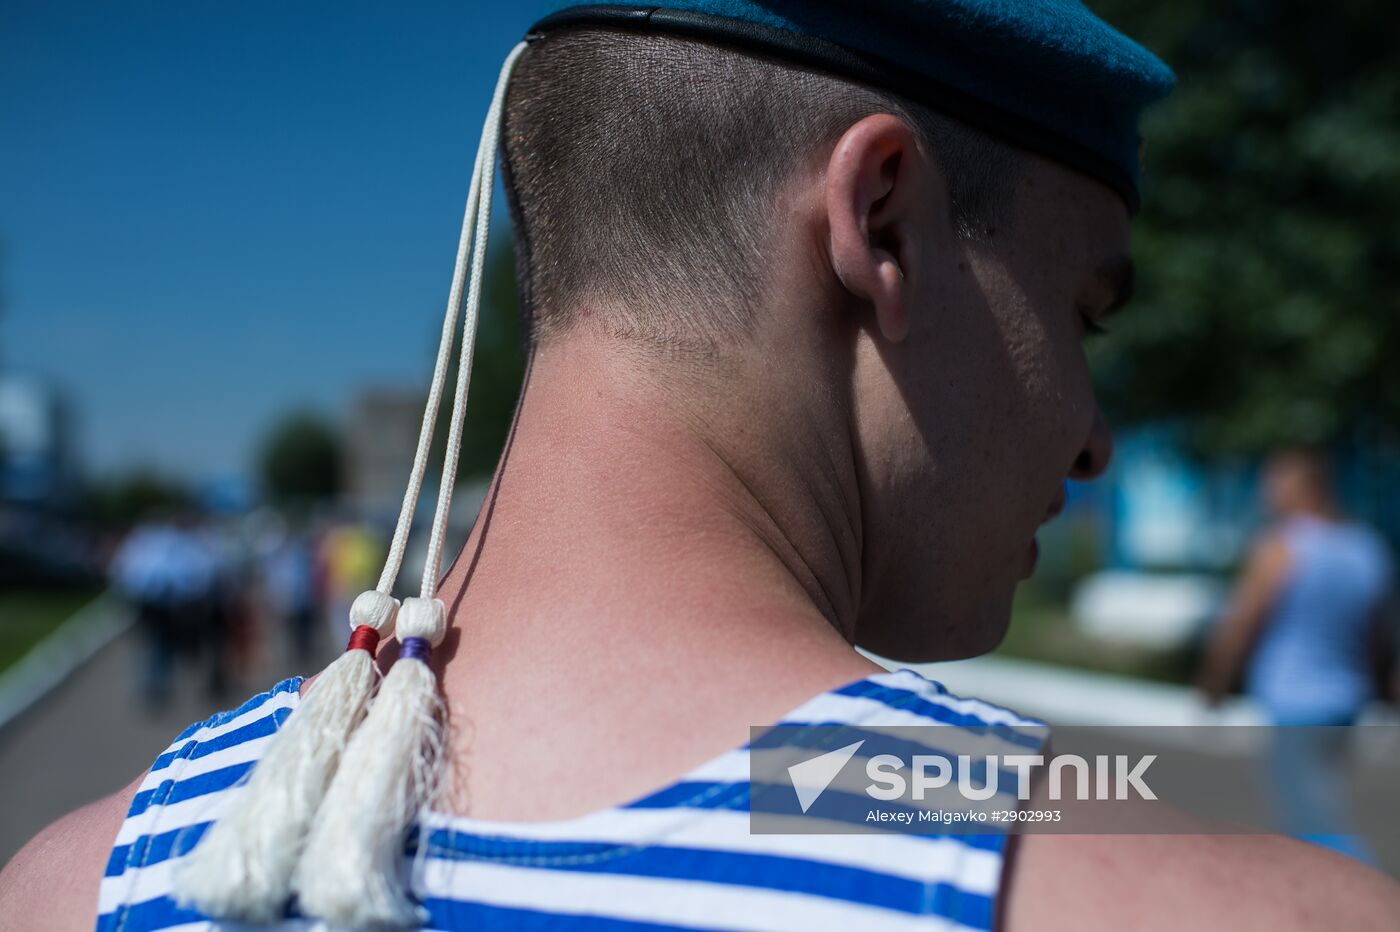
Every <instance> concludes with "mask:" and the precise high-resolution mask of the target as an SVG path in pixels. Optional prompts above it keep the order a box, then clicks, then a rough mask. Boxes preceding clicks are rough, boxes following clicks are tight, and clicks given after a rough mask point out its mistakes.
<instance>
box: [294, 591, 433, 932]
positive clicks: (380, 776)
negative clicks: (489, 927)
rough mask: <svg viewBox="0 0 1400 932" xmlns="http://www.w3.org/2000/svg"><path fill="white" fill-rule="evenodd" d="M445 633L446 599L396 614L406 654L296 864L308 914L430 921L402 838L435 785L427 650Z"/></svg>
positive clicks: (374, 924)
mask: <svg viewBox="0 0 1400 932" xmlns="http://www.w3.org/2000/svg"><path fill="white" fill-rule="evenodd" d="M446 631H447V610H446V607H445V606H444V605H443V604H442V602H441V601H440V600H438V599H405V600H404V604H403V608H402V609H401V610H400V611H399V619H398V637H399V640H400V642H401V643H402V644H403V645H404V653H403V654H402V655H401V656H400V657H399V659H398V660H397V661H395V663H394V666H393V667H392V668H391V669H390V670H389V672H388V673H387V674H386V675H385V677H384V682H383V684H382V685H381V686H380V689H379V695H378V696H377V697H376V699H375V701H374V705H373V707H371V709H370V711H369V715H368V717H367V718H366V719H365V722H364V726H363V727H362V728H360V729H359V731H357V732H356V733H355V736H354V737H353V738H352V739H351V740H350V744H349V746H348V747H346V749H345V754H344V756H343V758H342V759H341V763H340V769H339V770H338V771H337V773H336V776H335V779H334V780H333V781H332V783H331V787H330V790H329V791H328V792H327V793H326V798H325V801H324V803H323V804H322V806H321V810H320V812H319V813H318V814H317V816H316V822H315V824H314V826H313V827H312V829H311V834H310V837H309V838H308V839H307V843H306V847H305V849H304V851H303V852H302V858H301V863H300V864H299V865H298V867H297V870H296V874H295V879H294V883H293V886H294V888H295V890H296V894H297V904H298V908H299V909H300V911H301V912H302V913H303V914H304V915H307V916H311V917H314V918H317V919H322V920H325V921H326V922H328V923H330V924H331V925H333V926H335V927H345V928H352V929H358V928H383V927H386V926H387V927H404V926H415V925H418V924H420V923H421V922H423V921H424V920H425V919H426V913H425V911H424V910H423V909H422V908H421V907H419V906H418V905H417V904H415V903H414V902H413V900H412V899H411V898H410V896H409V884H408V880H407V876H406V867H407V865H406V864H405V859H404V844H405V833H406V831H407V829H408V828H409V826H410V825H411V824H412V823H413V821H414V820H415V819H416V818H417V817H418V816H419V814H420V813H421V812H422V811H423V809H424V808H427V807H430V806H431V804H432V800H433V797H434V795H435V793H436V789H437V784H436V775H437V773H438V762H439V758H440V756H441V754H442V746H443V743H442V699H441V697H440V695H439V693H438V685H437V677H436V676H435V675H434V674H433V671H432V669H431V668H430V667H429V665H428V659H429V658H428V653H429V651H430V648H431V647H436V646H437V645H438V644H440V643H442V639H443V636H444V635H445V634H446ZM415 642H416V643H415ZM423 843H424V844H426V840H424V842H423Z"/></svg>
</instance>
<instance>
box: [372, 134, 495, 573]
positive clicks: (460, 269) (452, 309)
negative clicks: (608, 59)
mask: <svg viewBox="0 0 1400 932" xmlns="http://www.w3.org/2000/svg"><path fill="white" fill-rule="evenodd" d="M487 119H488V121H489V120H490V113H489V111H488V114H487ZM487 151H488V150H486V149H485V148H484V147H478V149H477V153H476V163H475V165H474V166H473V167H472V178H471V183H470V185H469V186H468V188H467V209H466V211H465V212H464V213H463V215H462V232H461V235H460V236H459V237H458V239H457V258H456V261H455V263H454V264H453V267H452V287H451V288H450V289H449V291H448V294H447V310H446V312H445V313H444V314H443V318H442V336H441V338H440V339H439V340H438V351H437V361H436V362H434V364H433V381H432V386H431V387H430V388H429V390H428V403H427V406H426V407H425V408H424V410H423V424H422V426H421V427H420V428H419V430H418V448H417V449H416V450H415V451H414V453H413V468H412V470H411V471H410V472H409V477H408V488H407V490H405V492H404V496H403V504H402V505H401V506H400V507H399V519H398V523H397V524H395V525H394V537H393V540H392V541H391V542H390V544H389V555H388V557H387V559H386V560H385V561H384V571H383V572H382V573H381V574H380V576H379V584H378V585H377V586H376V587H375V588H376V589H377V590H378V591H380V592H383V593H385V594H392V593H393V591H394V583H395V582H396V581H397V580H398V577H399V570H400V569H402V568H403V558H404V551H405V550H406V549H407V546H408V532H409V530H410V529H411V528H412V527H413V515H414V512H415V511H417V509H418V494H419V493H420V492H421V491H422V489H423V478H424V476H425V475H426V473H427V471H428V451H429V450H430V449H431V447H432V443H433V429H434V428H435V427H436V426H437V413H438V407H439V405H440V403H441V401H442V389H443V386H444V385H445V384H446V382H447V359H448V356H449V355H450V354H451V352H452V343H453V339H454V337H455V335H456V329H457V316H458V314H460V313H461V310H462V291H463V287H464V285H465V284H466V280H467V257H468V255H469V254H470V251H471V246H472V232H473V230H474V228H475V227H474V221H475V220H476V214H477V213H478V210H477V203H478V199H479V198H480V195H481V175H482V172H483V170H484V169H483V163H484V161H485V160H486V152H487ZM492 155H493V158H492V160H491V161H492V163H493V169H492V170H493V171H494V162H495V159H494V152H493V153H492Z"/></svg>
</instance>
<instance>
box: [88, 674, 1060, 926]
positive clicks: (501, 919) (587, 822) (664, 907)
mask: <svg viewBox="0 0 1400 932" xmlns="http://www.w3.org/2000/svg"><path fill="white" fill-rule="evenodd" d="M300 686H301V678H299V677H298V678H293V679H289V680H285V681H283V682H281V683H278V684H277V686H275V687H274V688H273V689H272V690H270V691H268V692H266V693H263V694H261V695H259V696H255V697H253V698H252V699H250V700H248V701H247V702H246V703H244V704H243V705H242V706H240V707H239V708H237V709H234V710H232V711H229V712H223V713H220V714H217V715H215V716H213V717H212V718H210V719H209V720H208V721H205V722H200V723H198V724H195V725H192V726H190V727H189V728H187V729H185V731H183V732H182V733H181V734H180V735H179V736H178V737H177V738H176V739H175V741H174V742H173V743H172V744H171V745H170V747H169V748H168V749H167V750H166V751H165V752H164V753H163V754H161V755H160V756H159V757H158V758H156V760H155V763H154V764H153V765H152V767H151V770H150V773H149V774H148V775H147V776H146V778H145V780H144V781H143V782H142V783H141V787H140V789H139V791H138V792H137V793H136V796H135V798H133V800H132V802H131V807H130V809H129V811H128V813H127V817H126V820H125V821H124V822H123V823H122V826H121V830H120V832H119V833H118V835H117V838H116V843H115V845H114V847H113V849H112V854H111V857H110V859H109V860H108V863H107V868H106V873H105V876H104V878H103V880H102V887H101V894H100V897H99V901H98V910H97V911H98V917H97V929H98V930H99V932H145V930H152V929H180V930H189V932H194V930H207V929H214V928H230V927H229V926H220V925H219V924H218V923H216V922H210V921H209V920H207V919H205V918H204V917H202V916H201V915H200V914H198V913H196V912H193V911H190V910H187V909H183V908H181V907H180V906H179V905H177V904H176V902H175V901H174V900H173V899H172V888H171V868H172V866H173V864H174V861H175V859H177V858H179V857H181V856H183V855H184V854H185V853H186V852H188V851H190V850H191V849H192V848H193V847H194V845H195V843H196V842H198V841H199V839H200V837H201V836H202V835H203V833H204V831H205V830H206V829H207V828H208V827H209V825H210V824H211V823H212V822H213V821H215V820H217V819H218V818H219V816H220V814H221V813H222V812H224V810H225V808H226V807H227V805H228V803H229V800H230V799H231V798H232V797H233V796H234V794H236V793H237V792H238V791H239V787H238V785H237V784H238V782H239V780H240V778H241V777H242V776H243V775H244V774H245V773H246V772H247V771H248V770H249V769H250V768H251V767H252V766H253V764H254V763H255V762H256V761H257V759H258V755H259V754H260V753H261V752H262V750H263V748H265V747H266V745H267V741H268V739H269V738H270V737H271V735H272V734H273V733H274V732H275V731H276V730H277V729H278V727H280V726H281V724H282V723H283V722H284V721H285V720H286V718H287V716H288V715H290V714H291V712H292V710H293V709H294V708H296V704H297V699H298V690H299V687H300ZM779 721H780V722H781V723H790V724H805V723H812V724H824V725H829V724H833V723H835V724H848V725H872V726H884V725H927V724H941V725H947V726H950V727H955V728H960V729H968V730H970V731H973V732H977V733H985V731H986V729H987V728H988V727H989V726H1011V727H1012V728H1020V727H1022V726H1025V727H1029V728H1032V729H1035V730H1036V731H1035V733H1037V734H1039V735H1041V736H1044V735H1045V731H1044V730H1043V727H1041V726H1043V723H1041V722H1037V721H1034V720H1031V719H1025V718H1021V717H1020V716H1017V715H1015V714H1013V713H1011V712H1008V711H1006V710H1005V709H1000V708H997V707H996V706H993V705H989V704H988V703H985V702H981V701H979V700H976V699H964V698H960V697H957V696H954V695H952V694H950V693H948V692H947V690H945V689H944V688H943V687H942V686H941V685H939V684H938V683H936V682H934V681H932V680H930V679H928V678H926V677H924V676H923V675H921V674H919V673H917V672H916V671H914V670H911V669H907V668H905V669H901V670H898V671H896V672H892V673H877V674H873V675H870V676H867V677H864V678H862V679H860V680H856V681H854V682H851V683H849V684H847V685H845V686H841V687H838V688H835V689H831V690H828V691H827V692H824V693H822V694H820V695H818V696H816V697H814V698H812V699H810V700H808V701H807V702H805V703H803V704H802V705H800V706H798V707H797V708H796V709H794V710H793V711H791V712H789V713H788V714H787V715H785V716H783V717H782V718H781V719H780V720H779ZM1029 753H1035V750H1034V749H1029ZM1012 805H1014V802H1013V804H1012ZM424 837H426V839H427V848H426V850H425V851H424V852H422V853H421V856H420V857H418V858H411V854H412V853H413V849H414V848H416V845H417V841H416V840H415V841H414V842H412V844H411V845H410V850H409V851H406V853H405V856H406V858H410V860H409V862H408V863H409V864H410V866H411V868H412V869H413V874H412V876H413V878H414V883H413V889H414V891H415V892H416V893H417V894H418V895H419V897H420V898H421V900H422V902H423V904H424V906H425V907H426V908H427V910H428V913H429V916H430V919H429V921H428V923H427V926H426V927H427V928H430V929H443V930H446V929H545V928H547V929H556V928H565V929H571V930H585V929H586V930H590V932H592V930H597V932H604V930H607V932H613V930H623V929H627V930H643V929H646V930H659V929H677V928H683V929H922V930H929V929H936V930H950V932H951V930H964V929H990V928H991V927H992V922H993V916H994V910H995V907H996V902H997V898H998V893H999V891H1000V888H1001V881H1002V855H1003V850H1004V846H1005V843H1006V840H1007V839H1006V836H1005V835H1001V834H966V835H960V834H953V833H949V834H938V835H928V834H918V835H914V834H895V833H880V834H874V833H872V834H824V835H818V834H813V835H798V834H751V833H750V831H749V760H748V746H747V745H745V746H744V747H741V748H737V749H735V750H732V751H729V752H727V753H725V754H722V755H720V756H719V757H716V758H713V759H711V760H709V761H707V762H705V763H703V764H701V765H700V766H698V767H696V768H694V769H692V770H691V771H689V772H688V773H686V774H685V775H684V776H683V777H681V778H680V779H679V780H678V781H676V782H675V783H673V784H671V785H670V786H667V787H665V788H663V789H660V790H658V791H656V792H655V793H652V794H650V795H648V796H646V797H643V798H642V799H639V800H636V801H634V802H631V803H628V804H626V805H623V806H614V807H611V808H607V809H602V810H598V811H595V812H592V813H589V814H587V815H584V816H580V817H578V818H573V819H566V820H561V821H553V822H497V821H489V820H483V819H474V818H466V817H460V816H450V815H446V814H436V813H434V814H429V815H428V816H427V817H425V818H424V819H423V820H422V822H421V823H420V825H419V827H418V831H417V832H416V838H417V839H422V838H424ZM238 928H240V929H242V928H243V927H242V926H239V927H238ZM277 928H279V929H288V930H290V929H314V928H320V926H319V925H318V924H315V923H312V922H310V921H308V920H305V919H299V918H295V914H294V913H293V914H291V918H288V919H287V920H286V921H284V922H283V923H281V924H279V925H278V926H277Z"/></svg>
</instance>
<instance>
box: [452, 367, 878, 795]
mask: <svg viewBox="0 0 1400 932" xmlns="http://www.w3.org/2000/svg"><path fill="white" fill-rule="evenodd" d="M621 365H622V364H620V363H618V362H617V361H616V357H615V355H613V354H609V353H607V352H605V351H604V350H603V348H602V347H598V346H596V345H590V344H588V343H586V342H583V341H581V340H579V341H571V342H570V344H569V346H568V348H567V352H564V351H549V350H542V351H539V352H538V353H537V356H536V359H535V362H534V364H533V365H532V367H531V371H530V373H529V374H528V375H527V382H526V387H525V394H524V398H523V402H522V406H521V410H520V413H519V415H518V418H517V422H516V425H515V428H514V430H513V433H512V437H511V439H510V441H509V442H508V445H507V449H506V453H505V457H504V459H503V464H502V467H501V469H499V470H498V472H497V476H496V480H495V482H494V483H493V485H492V487H491V489H490V490H489V491H488V493H487V497H486V502H485V504H484V505H483V507H482V512H481V515H480V516H479V517H478V519H477V522H476V525H475V527H474V528H473V530H472V533H471V535H470V537H469V538H468V540H467V543H466V545H465V546H464V548H463V550H462V552H461V554H460V555H459V557H458V558H457V560H456V562H455V563H454V565H453V567H452V569H451V570H450V572H449V573H448V576H447V578H446V579H445V580H444V582H443V585H442V587H441V588H440V590H439V597H440V598H442V600H443V601H444V602H445V603H446V604H447V606H448V610H449V613H450V616H451V619H452V622H451V625H452V627H451V631H450V632H449V634H448V638H447V641H446V642H445V644H444V645H443V648H442V650H441V651H440V655H441V658H442V660H443V662H444V670H443V683H444V688H445V690H446V692H447V694H448V699H449V705H450V706H451V705H453V704H454V703H462V704H463V706H464V707H465V708H466V709H469V710H470V711H469V713H468V714H469V716H470V717H471V718H472V719H473V728H474V729H477V730H479V729H481V728H483V727H484V728H486V729H488V730H489V729H491V728H493V727H494V725H492V724H491V723H492V722H498V721H500V717H501V716H505V717H506V718H508V717H509V714H508V713H506V711H505V709H504V707H501V706H497V709H498V710H499V713H500V715H499V716H498V715H493V714H492V712H491V711H490V710H489V709H483V708H482V706H483V705H486V706H488V707H489V706H496V701H495V699H493V698H492V697H493V696H500V695H502V694H504V693H506V692H508V691H509V688H510V686H512V685H523V684H525V683H526V682H528V680H526V678H527V677H531V676H534V677H537V678H538V679H537V681H536V682H537V683H538V682H539V681H540V680H543V681H545V682H548V683H549V686H548V687H547V688H549V689H552V690H554V691H555V692H556V695H555V697H554V698H555V699H556V700H557V701H558V702H570V703H584V704H585V707H591V708H593V709H594V710H596V712H597V714H598V715H600V716H603V717H609V718H613V719H616V720H617V721H618V727H619V728H621V727H627V726H634V727H636V728H638V729H644V728H646V727H648V725H647V722H648V721H649V720H648V719H647V718H646V715H645V712H644V710H637V709H635V706H636V705H637V703H638V702H641V703H643V704H646V700H647V698H648V697H650V700H651V704H652V708H653V709H654V708H656V706H655V702H656V694H655V688H656V683H657V682H664V683H666V684H667V685H668V686H669V687H670V688H672V689H674V690H676V693H675V694H674V695H677V696H680V695H684V696H686V697H687V699H688V700H689V702H688V703H687V704H688V705H690V704H693V708H695V709H697V710H701V711H703V710H707V709H708V710H713V709H715V708H716V707H717V705H718V706H720V707H723V705H724V703H726V702H730V703H731V704H732V705H733V707H734V708H736V709H742V710H744V714H745V715H746V716H747V717H748V718H750V719H752V721H751V722H750V723H751V724H760V723H762V722H763V721H765V720H768V718H769V717H772V716H776V715H779V714H781V713H782V712H784V711H786V710H787V709H790V708H792V707H794V706H795V705H797V704H800V702H802V701H803V700H804V699H805V698H807V697H810V696H811V695H814V694H816V693H817V692H820V691H821V690H823V689H825V688H829V687H831V686H834V685H838V684H840V683H843V682H847V681H850V680H852V679H856V678H859V677H860V676H863V675H866V674H868V673H869V672H874V671H876V670H878V669H879V667H878V666H877V665H875V664H874V663H872V662H871V661H869V660H867V659H865V658H864V657H862V656H861V655H859V654H857V653H856V652H855V651H854V650H853V649H852V647H851V645H850V643H849V641H850V638H851V637H852V631H853V629H854V622H855V607H856V605H857V604H858V596H859V567H860V563H859V557H860V550H859V536H858V528H857V516H855V515H854V514H853V513H852V509H853V506H854V502H853V499H852V498H851V497H850V496H848V495H847V494H845V493H844V492H843V491H842V490H845V489H850V488H853V484H854V476H853V475H849V476H845V475H841V470H839V469H837V468H836V467H834V466H833V465H832V464H833V463H834V462H839V461H840V460H839V458H836V457H833V456H831V455H829V454H828V453H824V452H823V451H817V450H813V451H812V455H811V456H808V457H807V458H805V459H801V458H796V457H794V456H793V455H792V451H791V450H790V449H782V448H781V445H784V444H789V443H793V442H812V441H804V440H803V438H801V437H798V438H797V439H796V440H795V441H794V439H793V438H792V437H791V436H790V434H791V433H792V430H793V428H792V424H791V423H790V422H789V423H786V424H785V423H783V421H784V419H785V418H789V413H787V412H783V411H780V410H778V408H779V407H780V403H771V404H765V403H763V402H762V401H761V400H759V399H753V398H744V399H743V403H742V405H740V404H737V403H734V404H732V408H740V407H742V408H743V409H745V411H744V412H742V413H743V414H744V416H746V417H747V419H748V422H747V423H746V424H744V425H743V426H742V427H736V425H734V424H732V423H726V422H725V419H728V418H733V417H735V416H737V415H736V412H735V411H734V410H729V409H726V406H725V405H723V404H720V405H714V406H711V407H709V408H708V409H707V410H705V411H704V412H703V413H699V412H697V411H696V410H695V409H694V408H688V409H681V408H679V407H677V406H676V405H675V404H673V403H670V402H668V400H667V399H666V395H667V394H669V393H666V392H663V391H660V390H658V389H657V388H656V387H655V383H654V382H653V381H652V380H650V379H649V378H647V377H639V376H638V374H637V370H636V369H635V368H628V369H625V370H624V369H622V368H620V366H621ZM734 390H735V391H736V392H739V391H742V385H736V386H735V387H734ZM707 429H712V430H713V431H714V434H715V435H720V436H729V437H733V436H743V435H745V434H747V436H748V437H749V438H750V440H751V441H752V443H751V445H750V448H749V449H740V450H736V449H733V448H732V446H731V447H726V446H722V445H720V444H719V443H717V442H716V441H715V439H714V436H707V435H706V433H705V432H706V430H707ZM832 433H833V432H830V431H828V432H824V433H817V432H812V434H811V435H812V436H813V437H819V436H831V435H832ZM834 433H835V434H836V435H838V436H844V433H842V432H840V431H836V432H834ZM775 444H776V445H779V449H777V450H774V449H773V445H775ZM765 446H766V447H767V448H768V449H766V450H765V449H764V448H763V447H765ZM793 462H797V463H800V464H805V465H807V466H813V467H815V466H817V464H820V469H817V472H818V475H819V478H817V479H813V478H812V477H811V476H807V475H803V474H801V473H800V471H799V470H798V469H796V468H793V467H790V466H787V465H785V464H791V463H793ZM782 469H788V471H786V472H784V471H781V470H782ZM836 516H841V517H840V518H839V519H837V520H833V518H836ZM736 683H742V684H746V685H745V686H744V688H745V689H747V690H749V696H748V698H747V699H746V698H745V697H744V695H742V694H740V695H737V696H736V695H735V689H736V686H735V684H736ZM556 711H557V710H556ZM633 711H637V712H638V715H639V716H640V717H637V718H629V716H630V715H631V714H632V712H633ZM669 714H671V715H672V716H674V714H675V713H674V712H672V713H669ZM516 715H517V718H516V725H517V726H518V727H524V728H526V729H530V728H535V729H541V730H542V729H547V728H550V727H552V726H551V725H550V723H549V721H548V720H547V717H545V716H544V713H543V712H540V713H539V714H534V713H530V712H523V713H522V712H517V713H516ZM522 715H523V716H524V718H525V721H521V718H520V716H522ZM531 723H533V724H531ZM670 724H671V726H672V727H675V726H677V725H679V723H678V722H676V721H675V720H674V718H672V720H671V722H670ZM732 725H733V723H731V726H729V727H727V728H726V730H725V731H724V732H723V737H722V738H720V739H718V746H719V747H725V746H728V745H729V744H730V743H733V739H734V738H736V737H739V735H738V733H737V732H736V731H735V730H734V727H732ZM697 726H698V723H694V722H692V723H691V724H690V726H688V727H689V728H691V729H692V730H693V729H694V728H695V727H697ZM480 737H481V738H482V739H483V742H484V743H487V744H491V743H493V742H494V744H495V745H496V746H497V747H498V749H503V748H504V747H505V745H506V743H507V741H508V739H507V738H505V737H503V736H502V735H500V734H497V735H496V737H495V738H494V739H491V738H488V736H487V735H486V734H484V733H483V734H481V735H480ZM650 740H652V741H655V740H657V739H656V738H655V736H652V738H651V739H650ZM676 752H677V758H676V759H678V760H681V759H684V758H685V756H686V754H687V750H686V749H685V748H683V747H679V746H678V747H677V749H676ZM664 772H669V771H666V770H665V769H664V767H663V773H664ZM478 789H480V788H478ZM486 795H487V797H488V798H494V797H492V796H491V792H490V791H488V792H487V794H486ZM600 795H601V796H603V797H606V796H607V792H606V791H603V792H601V794H600ZM504 808H505V809H506V810H507V811H510V809H511V806H510V804H508V803H506V804H504Z"/></svg>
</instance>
